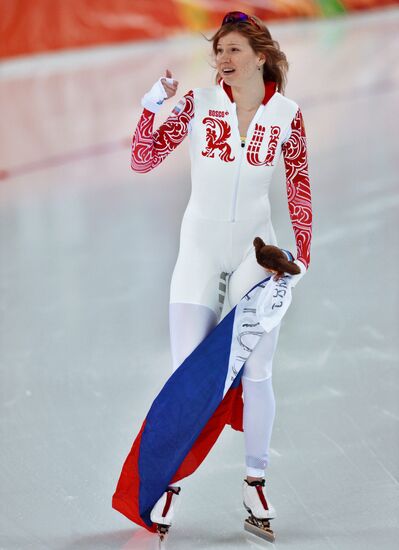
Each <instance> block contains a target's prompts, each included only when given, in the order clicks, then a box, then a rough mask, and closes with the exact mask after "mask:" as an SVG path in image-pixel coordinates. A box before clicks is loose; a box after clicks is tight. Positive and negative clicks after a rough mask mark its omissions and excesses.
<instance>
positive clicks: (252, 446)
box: [228, 250, 280, 481]
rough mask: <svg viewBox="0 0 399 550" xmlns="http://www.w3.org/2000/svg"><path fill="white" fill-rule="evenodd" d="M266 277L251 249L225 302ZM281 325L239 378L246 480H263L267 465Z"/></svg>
mask: <svg viewBox="0 0 399 550" xmlns="http://www.w3.org/2000/svg"><path fill="white" fill-rule="evenodd" d="M267 276H268V272H267V270H266V269H264V268H263V267H261V266H260V265H259V264H258V263H257V261H256V257H255V252H254V250H252V251H251V252H250V253H249V254H248V255H247V257H246V258H245V259H244V261H243V262H241V264H240V265H239V266H238V267H237V269H236V270H235V271H234V272H233V273H232V274H231V276H230V278H229V284H228V299H229V302H230V306H231V307H234V306H235V305H236V304H237V303H238V302H239V300H240V299H241V298H242V297H243V296H244V295H245V294H246V293H247V292H248V291H249V290H250V289H251V288H252V287H253V286H255V285H256V284H257V283H258V282H259V281H261V280H262V279H264V278H265V277H267ZM279 332H280V324H279V325H277V326H276V327H275V328H274V329H273V330H272V331H271V332H269V333H267V332H265V333H264V334H263V335H262V336H261V338H260V340H259V341H258V343H257V345H256V346H255V348H254V350H253V351H252V352H251V354H250V356H249V357H248V359H247V361H246V363H245V365H244V371H243V375H242V387H243V396H244V418H243V425H244V426H243V427H244V440H245V462H246V469H247V479H248V480H249V481H250V480H251V478H260V477H264V475H265V469H266V468H267V466H268V464H269V446H270V439H271V434H272V429H273V422H274V416H275V409H276V404H275V398H274V392H273V386H272V364H273V357H274V353H275V350H276V347H277V341H278V335H279Z"/></svg>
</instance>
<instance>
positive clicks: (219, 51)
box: [216, 32, 265, 85]
mask: <svg viewBox="0 0 399 550" xmlns="http://www.w3.org/2000/svg"><path fill="white" fill-rule="evenodd" d="M264 59H265V56H264V55H263V54H257V53H255V52H254V51H253V49H252V47H251V45H250V43H249V41H248V38H247V37H246V36H243V35H242V34H240V33H238V32H230V33H229V34H226V35H225V36H222V38H220V39H219V42H218V44H217V48H216V68H217V70H218V72H219V74H220V75H221V77H222V78H223V80H224V81H225V82H226V84H230V85H239V84H241V83H242V82H244V81H246V80H248V79H250V80H251V79H253V78H256V77H257V76H256V75H257V74H258V75H260V76H262V75H263V73H262V72H261V71H259V69H258V66H259V65H260V64H261V63H263V61H264ZM229 69H230V70H229Z"/></svg>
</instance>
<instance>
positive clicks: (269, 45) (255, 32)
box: [205, 15, 288, 94]
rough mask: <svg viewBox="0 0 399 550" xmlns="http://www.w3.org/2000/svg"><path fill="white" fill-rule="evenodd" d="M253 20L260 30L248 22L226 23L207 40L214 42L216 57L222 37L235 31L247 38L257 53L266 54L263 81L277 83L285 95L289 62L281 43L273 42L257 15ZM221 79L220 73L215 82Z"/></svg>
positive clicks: (278, 88)
mask: <svg viewBox="0 0 399 550" xmlns="http://www.w3.org/2000/svg"><path fill="white" fill-rule="evenodd" d="M251 18H252V19H253V20H254V21H256V23H257V25H258V26H259V28H258V27H257V26H255V25H254V24H251V23H249V22H247V21H240V22H238V23H226V24H225V25H222V26H221V27H220V29H218V30H217V31H216V33H215V34H214V35H213V36H211V38H206V37H205V38H206V40H208V42H212V49H213V53H214V55H215V56H216V53H217V46H218V42H219V40H220V38H222V36H225V35H226V34H229V33H230V32H234V31H235V32H238V33H240V34H242V35H243V36H245V37H246V38H247V39H248V41H249V43H250V45H251V48H252V49H253V51H254V52H255V53H263V54H265V57H266V62H265V63H264V65H263V80H264V81H265V82H267V81H273V82H276V84H277V91H279V92H280V93H281V94H284V90H285V86H286V82H287V72H288V61H287V58H286V56H285V53H284V52H282V51H281V50H280V45H279V43H278V42H277V41H276V40H273V38H272V36H271V34H270V31H269V29H268V28H267V27H266V25H265V24H264V23H263V21H262V20H261V19H259V17H256V16H255V15H252V16H251ZM214 68H216V67H214ZM221 78H222V77H221V75H220V74H219V72H218V73H217V74H216V77H215V82H216V83H218V82H219V80H220V79H221Z"/></svg>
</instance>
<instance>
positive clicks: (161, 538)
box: [157, 523, 170, 550]
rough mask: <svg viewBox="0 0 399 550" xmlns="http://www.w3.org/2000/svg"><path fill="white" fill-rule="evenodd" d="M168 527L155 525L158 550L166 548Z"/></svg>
mask: <svg viewBox="0 0 399 550" xmlns="http://www.w3.org/2000/svg"><path fill="white" fill-rule="evenodd" d="M169 527H170V526H169V525H162V524H160V523H158V524H157V534H158V548H159V550H162V549H163V548H166V541H167V539H168V532H169Z"/></svg>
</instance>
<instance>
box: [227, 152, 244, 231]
mask: <svg viewBox="0 0 399 550" xmlns="http://www.w3.org/2000/svg"><path fill="white" fill-rule="evenodd" d="M245 149H246V145H245V144H244V147H242V145H241V143H240V157H239V161H238V170H237V175H236V181H235V184H234V191H233V202H232V205H231V220H230V221H232V222H234V221H235V220H236V207H237V195H238V184H239V182H240V172H241V164H242V157H243V156H244V150H245Z"/></svg>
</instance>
